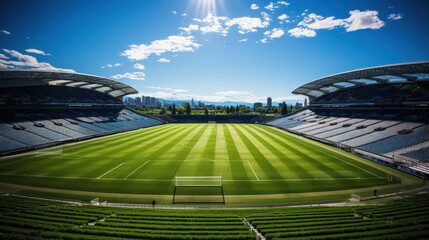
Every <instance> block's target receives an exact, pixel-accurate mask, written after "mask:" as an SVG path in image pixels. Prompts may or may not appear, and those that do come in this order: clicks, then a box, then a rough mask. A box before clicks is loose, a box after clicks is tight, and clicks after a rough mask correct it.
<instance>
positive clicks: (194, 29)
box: [179, 24, 199, 34]
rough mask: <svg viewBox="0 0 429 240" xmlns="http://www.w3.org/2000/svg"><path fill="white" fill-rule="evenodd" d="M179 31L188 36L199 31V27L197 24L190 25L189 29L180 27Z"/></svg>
mask: <svg viewBox="0 0 429 240" xmlns="http://www.w3.org/2000/svg"><path fill="white" fill-rule="evenodd" d="M179 29H180V30H183V31H184V32H185V33H187V34H191V32H192V31H198V29H199V27H198V25H196V24H189V26H188V27H180V28H179Z"/></svg>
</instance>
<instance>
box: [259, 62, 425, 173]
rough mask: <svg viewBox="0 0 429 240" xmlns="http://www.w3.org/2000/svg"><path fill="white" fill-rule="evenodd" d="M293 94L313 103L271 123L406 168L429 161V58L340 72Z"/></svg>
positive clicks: (300, 88) (270, 123)
mask: <svg viewBox="0 0 429 240" xmlns="http://www.w3.org/2000/svg"><path fill="white" fill-rule="evenodd" d="M293 93H295V94H303V95H306V96H307V97H308V98H309V99H310V105H309V106H308V107H307V108H304V109H301V110H300V111H297V112H295V113H292V114H289V115H286V116H284V117H281V118H278V119H275V120H273V121H270V122H268V123H267V124H268V125H273V126H277V127H280V128H282V129H285V130H287V131H290V132H293V133H296V134H300V135H304V136H306V137H309V138H312V139H316V140H319V141H321V142H324V143H328V144H331V145H334V146H338V147H340V148H343V149H346V150H349V151H351V152H355V153H357V154H359V155H362V156H365V157H367V158H370V159H372V160H375V161H379V162H382V163H385V164H387V165H390V166H396V167H398V168H400V169H402V170H404V169H405V170H406V169H411V167H413V168H414V169H416V167H417V168H419V166H426V164H427V163H429V62H415V63H405V64H396V65H387V66H380V67H373V68H367V69H360V70H355V71H350V72H345V73H340V74H335V75H331V76H328V77H324V78H321V79H318V80H315V81H313V82H310V83H308V84H305V85H303V86H301V87H299V88H297V89H296V90H294V91H293ZM365 152H366V153H367V154H365ZM377 156H380V157H377ZM386 159H389V161H388V162H386ZM404 166H405V168H404ZM410 172H413V173H415V171H410ZM417 174H420V175H423V176H426V177H428V176H429V171H428V172H423V171H420V172H419V173H417Z"/></svg>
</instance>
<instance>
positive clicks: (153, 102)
mask: <svg viewBox="0 0 429 240" xmlns="http://www.w3.org/2000/svg"><path fill="white" fill-rule="evenodd" d="M150 105H151V106H155V105H156V99H155V97H151V98H150Z"/></svg>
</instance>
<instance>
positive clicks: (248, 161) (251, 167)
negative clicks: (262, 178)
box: [247, 160, 259, 181]
mask: <svg viewBox="0 0 429 240" xmlns="http://www.w3.org/2000/svg"><path fill="white" fill-rule="evenodd" d="M247 163H248V164H249V166H250V168H251V169H252V172H253V174H255V177H256V179H257V180H258V181H259V178H258V175H256V172H255V170H253V167H252V165H251V164H250V162H249V160H247Z"/></svg>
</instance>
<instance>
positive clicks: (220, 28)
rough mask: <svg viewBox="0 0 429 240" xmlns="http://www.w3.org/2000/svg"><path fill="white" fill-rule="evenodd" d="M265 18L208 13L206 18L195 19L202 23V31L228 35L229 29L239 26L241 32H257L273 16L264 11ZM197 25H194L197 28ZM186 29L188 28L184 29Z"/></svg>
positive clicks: (266, 24)
mask: <svg viewBox="0 0 429 240" xmlns="http://www.w3.org/2000/svg"><path fill="white" fill-rule="evenodd" d="M261 14H262V16H263V19H261V18H257V17H238V18H229V17H225V16H215V15H213V14H212V13H208V14H207V17H205V18H204V19H194V21H195V22H198V23H202V26H200V28H199V30H200V31H201V32H202V33H204V34H205V33H219V34H221V35H222V36H226V35H228V32H229V30H230V29H231V28H232V27H234V26H237V28H238V32H239V33H240V34H246V33H249V32H257V31H258V28H265V27H267V26H268V25H269V24H270V21H271V18H270V17H269V15H268V14H267V13H264V12H262V13H261ZM195 28H196V27H194V29H195ZM182 30H186V29H182Z"/></svg>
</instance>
